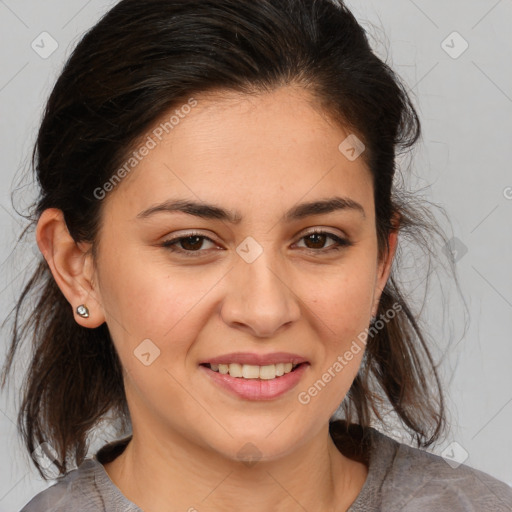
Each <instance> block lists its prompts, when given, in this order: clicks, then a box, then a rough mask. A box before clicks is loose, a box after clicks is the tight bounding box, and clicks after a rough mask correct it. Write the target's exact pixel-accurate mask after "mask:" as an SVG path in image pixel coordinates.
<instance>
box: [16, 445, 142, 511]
mask: <svg viewBox="0 0 512 512" xmlns="http://www.w3.org/2000/svg"><path fill="white" fill-rule="evenodd" d="M126 443H127V439H123V440H120V441H114V442H112V443H109V444H107V445H106V446H104V447H103V448H101V450H100V451H99V452H98V453H97V454H96V455H95V456H94V457H92V458H87V459H85V460H84V461H83V462H82V464H81V465H80V466H79V467H78V468H77V469H74V470H72V471H70V472H69V473H67V474H66V475H65V476H64V477H61V479H59V480H58V482H57V483H55V484H54V485H52V486H51V487H48V489H45V490H44V491H42V492H40V493H39V494H37V495H36V496H35V497H34V498H32V500H31V501H30V502H28V503H27V504H26V505H25V506H24V507H23V508H22V509H21V511H20V512H75V511H76V510H80V512H117V511H119V512H141V510H140V508H139V507H137V506H136V505H135V504H134V503H131V502H130V501H129V500H128V499H127V498H126V497H125V496H124V495H123V494H122V493H121V491H120V490H119V489H118V488H117V487H116V486H115V485H114V483H113V482H112V480H110V478H109V476H108V474H107V472H106V471H105V468H104V467H103V465H102V464H103V462H104V461H105V460H109V459H111V458H115V454H116V453H119V452H120V451H122V449H123V448H124V447H125V446H126Z"/></svg>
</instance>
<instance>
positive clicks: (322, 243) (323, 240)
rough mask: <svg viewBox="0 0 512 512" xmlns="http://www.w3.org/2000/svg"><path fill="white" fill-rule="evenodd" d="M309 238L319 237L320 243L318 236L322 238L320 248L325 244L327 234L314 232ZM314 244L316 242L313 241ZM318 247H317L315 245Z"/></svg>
mask: <svg viewBox="0 0 512 512" xmlns="http://www.w3.org/2000/svg"><path fill="white" fill-rule="evenodd" d="M307 238H309V239H311V238H316V239H317V242H316V243H318V238H320V248H321V247H322V246H323V245H324V243H325V235H322V234H320V233H313V234H311V235H309V236H308V237H307ZM313 244H315V242H314V241H313ZM315 248H317V247H315Z"/></svg>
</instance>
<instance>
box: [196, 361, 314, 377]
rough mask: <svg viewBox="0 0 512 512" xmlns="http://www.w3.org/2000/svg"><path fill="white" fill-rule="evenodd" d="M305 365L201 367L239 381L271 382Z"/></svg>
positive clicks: (219, 365) (214, 365) (206, 364)
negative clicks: (256, 380)
mask: <svg viewBox="0 0 512 512" xmlns="http://www.w3.org/2000/svg"><path fill="white" fill-rule="evenodd" d="M304 364H307V363H299V364H292V363H278V364H269V365H265V366H257V365H252V364H238V363H230V364H209V363H203V364H201V366H205V367H206V368H209V369H210V370H212V371H214V372H217V373H220V374H221V375H229V376H230V377H235V378H240V379H260V380H272V379H276V378H279V377H282V376H283V375H286V374H288V373H291V372H293V371H295V370H296V369H297V368H298V367H299V366H302V365H304Z"/></svg>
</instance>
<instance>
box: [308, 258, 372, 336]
mask: <svg viewBox="0 0 512 512" xmlns="http://www.w3.org/2000/svg"><path fill="white" fill-rule="evenodd" d="M375 271H376V269H375V266H372V265H371V262H370V260H369V259H366V260H365V259H359V261H358V262H354V264H349V263H348V262H347V264H346V265H343V266H340V267H339V268H338V269H336V270H332V269H330V270H329V272H328V273H327V274H326V275H325V276H323V277H321V276H317V278H315V280H314V281H315V286H314V288H313V290H312V288H311V287H305V288H304V289H303V291H302V296H303V297H308V299H307V300H306V301H305V302H306V303H307V304H308V307H309V308H310V309H311V310H312V311H314V313H315V316H316V317H317V318H318V319H319V320H320V321H321V322H322V324H323V325H324V329H326V332H327V333H329V334H328V336H327V337H328V338H331V339H333V341H334V342H335V343H338V344H339V343H340V340H347V337H350V336H352V335H354V334H355V335H357V334H358V332H359V331H360V330H361V329H364V328H366V327H368V319H369V315H370V313H371V306H372V303H373V297H374V291H375V275H376V274H375ZM309 282H310V283H311V281H309Z"/></svg>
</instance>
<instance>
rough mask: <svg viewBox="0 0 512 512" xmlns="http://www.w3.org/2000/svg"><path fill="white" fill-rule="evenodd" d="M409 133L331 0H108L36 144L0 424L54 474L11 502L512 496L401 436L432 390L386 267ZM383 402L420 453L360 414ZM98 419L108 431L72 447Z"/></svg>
mask: <svg viewBox="0 0 512 512" xmlns="http://www.w3.org/2000/svg"><path fill="white" fill-rule="evenodd" d="M419 136H420V124H419V121H418V118H417V115H416V112H415V110H414V108H413V106H412V104H411V102H410V100H409V98H408V97H407V94H406V93H405V90H404V88H403V86H402V85H401V83H400V81H399V79H398V77H396V76H395V75H394V73H393V72H392V71H391V70H390V69H389V68H388V67H387V66H386V65H385V64H384V63H383V62H382V61H381V60H380V59H378V58H377V57H376V56H375V55H374V54H373V53H372V51H371V49H370V46H369V44H368V42H367V39H366V36H365V33H364V31H363V29H362V28H361V27H360V26H359V24H358V23H357V21H356V20H355V18H354V17H353V16H352V14H351V13H350V12H349V11H348V10H347V9H346V7H345V6H344V5H342V4H341V3H340V2H333V1H329V0H318V1H311V0H264V1H260V2H249V1H245V0H237V1H234V0H212V1H208V2H205V1H201V2H199V1H191V0H150V1H147V2H139V1H136V0H123V1H121V2H119V3H118V4H117V5H116V6H115V7H114V8H113V9H112V10H111V11H110V12H109V13H108V14H107V15H106V16H105V17H104V18H103V19H102V20H101V21H100V22H99V23H98V24H97V25H96V26H95V27H94V28H93V29H92V30H91V31H89V33H88V34H86V36H85V37H84V38H83V39H82V40H81V42H80V43H79V45H78V46H77V48H76V49H75V51H74V52H73V54H72V56H71V58H70V59H69V61H68V63H67V65H66V67H65V69H64V71H63V73H62V74H61V76H60V78H59V80H58V81H57V84H56V85H55V88H54V90H53V92H52V94H51V97H50V99H49V101H48V105H47V108H46V111H45V115H44V119H43V122H42V125H41V128H40V131H39V135H38V140H37V144H36V148H35V153H34V166H35V169H36V172H37V177H38V181H39V184H40V187H41V197H40V199H39V201H38V202H37V205H36V209H35V214H34V222H37V228H36V239H37V243H38V246H39V249H40V250H41V253H42V254H43V256H44V261H42V262H41V264H40V266H39V268H38V271H37V272H36V274H35V275H34V276H33V279H32V280H31V281H30V282H29V284H28V285H27V287H26V289H25V290H24V293H23V295H22V297H21V298H20V301H19V303H18V307H17V310H16V314H17V318H18V316H19V315H20V314H21V311H22V310H21V306H22V304H23V301H24V299H25V298H26V297H28V296H29V295H30V293H33V292H35V291H36V290H35V289H36V287H41V288H40V290H39V293H40V295H39V297H40V298H39V302H38V303H37V305H36V308H35V311H33V312H32V316H31V317H30V318H28V319H27V320H26V322H25V323H23V322H21V321H20V322H17V323H16V325H15V329H14V333H13V343H12V346H11V350H10V352H9V358H8V361H7V365H6V370H7V371H8V369H9V366H10V364H11V362H12V360H13V357H14V354H15V352H16V349H17V346H18V345H19V342H20V340H21V339H22V338H23V337H24V336H26V334H27V333H28V332H29V330H30V329H31V328H33V329H34V334H33V336H34V337H33V340H34V353H33V359H32V361H31V365H30V367H29V370H28V373H27V387H26V390H25V394H24V401H23V403H22V407H21V410H20V416H19V426H20V430H21V433H22V435H23V437H24V440H25V442H26V446H27V449H28V450H29V452H30V453H33V452H36V453H38V454H41V453H46V455H47V457H50V458H53V459H54V464H55V466H56V467H57V468H58V470H59V473H60V475H62V478H61V479H60V480H59V482H58V483H57V484H56V485H54V486H52V487H50V488H49V489H47V490H45V491H43V492H42V493H40V494H38V495H37V496H36V497H34V499H33V500H31V501H30V503H28V504H27V505H26V506H25V507H24V508H23V512H33V511H43V510H44V511H47V510H52V511H64V510H81V511H89V510H90V511H93V510H94V511H96V510H104V511H113V510H123V511H125V510H133V511H140V510H144V511H145V512H160V511H163V510H166V511H167V510H189V511H192V510H200V511H219V510H226V509H228V507H229V508H232V507H233V506H235V507H236V508H237V509H244V510H249V511H268V510H275V511H289V510H308V511H311V512H313V511H327V510H332V511H348V510H349V511H360V510H364V511H373V510H375V511H376V510H393V511H395V510H403V511H406V510H451V511H463V510H464V511H467V510H493V511H497V510H510V505H511V504H512V491H511V490H510V489H509V488H508V486H506V485H505V484H504V483H502V482H499V481H498V480H496V479H494V478H492V477H490V476H489V475H486V474H484V473H482V472H480V471H477V470H475V469H472V468H469V467H467V466H464V465H462V466H459V467H458V468H456V469H454V468H452V467H451V466H450V465H448V464H447V463H446V462H445V461H444V460H443V459H442V458H440V457H437V456H435V455H433V454H430V453H428V452H426V451H424V450H421V449H420V448H426V447H428V446H430V445H432V444H433V443H434V442H435V441H437V440H439V439H440V438H441V436H442V435H443V432H444V429H445V423H446V422H445V410H444V403H443V398H442V397H443V395H442V392H441V389H440V384H439V379H438V377H437V373H436V368H435V365H434V363H433V360H432V357H431V355H430V352H429V349H428V347H427V345H426V343H425V340H424V337H423V334H422V332H421V330H420V327H419V326H418V324H417V322H416V317H415V315H414V313H413V312H412V311H411V309H410V308H409V306H408V304H407V301H406V300H405V299H404V297H403V295H402V293H401V291H400V289H399V287H398V285H397V282H396V280H395V279H394V275H393V272H392V267H393V262H394V260H395V255H397V254H398V247H399V237H401V236H406V235H407V234H410V235H412V236H413V237H415V236H416V237H418V238H421V232H422V230H427V231H429V230H430V231H431V232H432V233H433V234H435V233H439V231H436V227H435V225H433V224H429V221H428V218H427V221H422V220H421V216H420V213H421V212H420V211H419V210H415V209H413V207H412V206H411V205H410V204H409V202H408V201H407V200H406V195H405V193H400V191H399V190H398V189H396V188H395V186H394V182H393V178H394V173H395V158H396V156H397V154H398V152H399V151H401V150H405V149H408V148H410V147H412V146H413V144H414V143H415V142H416V141H417V140H418V138H419ZM430 376H431V377H432V378H433V382H430V379H429V377H430ZM432 384H433V385H434V387H435V391H432V389H431V385H432ZM386 403H387V404H388V405H391V407H392V408H393V410H394V412H395V413H396V415H397V417H398V418H399V419H400V420H401V422H402V424H403V425H404V426H405V427H406V429H407V430H408V432H409V433H410V434H411V435H412V436H413V437H414V439H415V440H416V443H417V445H418V448H413V447H409V446H407V445H405V444H401V443H398V442H396V441H394V440H393V439H391V438H390V437H388V436H386V435H384V434H382V433H380V432H379V431H378V430H376V429H375V428H373V427H372V425H375V421H377V422H378V421H379V420H380V421H382V422H383V423H384V419H383V414H382V411H383V410H384V407H385V405H386ZM340 404H341V411H342V413H343V418H344V419H343V420H333V417H334V413H335V412H336V411H337V410H338V408H339V407H340ZM111 413H114V415H115V416H116V417H118V418H119V419H120V420H121V421H122V422H123V424H122V428H121V429H120V430H119V432H121V431H123V432H124V431H125V430H130V432H129V435H127V436H125V437H124V438H123V439H118V440H117V441H114V442H112V443H110V444H108V445H106V446H104V447H103V448H102V449H101V450H100V451H99V452H98V453H96V454H95V455H94V456H93V457H91V458H85V457H86V455H87V451H88V436H89V434H90V433H91V431H92V430H93V428H94V427H95V426H97V425H98V424H99V422H100V420H102V419H103V418H105V417H106V416H108V414H111ZM71 457H74V461H75V463H76V465H77V466H78V469H76V470H72V471H69V462H70V461H71ZM35 459H36V466H37V467H38V469H39V471H40V472H41V475H42V476H45V475H44V473H43V471H42V469H43V467H44V465H43V464H42V462H41V459H38V457H35Z"/></svg>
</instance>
